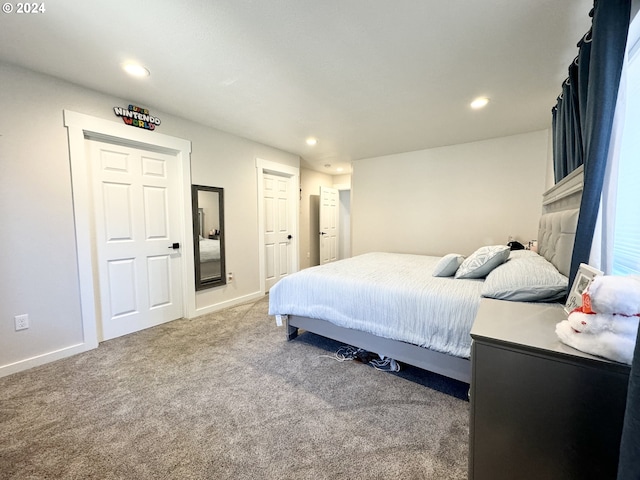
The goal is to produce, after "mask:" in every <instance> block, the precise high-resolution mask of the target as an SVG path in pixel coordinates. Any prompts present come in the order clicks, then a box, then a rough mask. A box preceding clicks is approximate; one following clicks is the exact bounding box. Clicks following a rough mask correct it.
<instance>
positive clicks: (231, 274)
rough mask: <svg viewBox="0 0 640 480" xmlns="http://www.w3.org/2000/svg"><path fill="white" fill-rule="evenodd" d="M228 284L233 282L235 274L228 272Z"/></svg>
mask: <svg viewBox="0 0 640 480" xmlns="http://www.w3.org/2000/svg"><path fill="white" fill-rule="evenodd" d="M227 282H229V283H231V282H233V272H227Z"/></svg>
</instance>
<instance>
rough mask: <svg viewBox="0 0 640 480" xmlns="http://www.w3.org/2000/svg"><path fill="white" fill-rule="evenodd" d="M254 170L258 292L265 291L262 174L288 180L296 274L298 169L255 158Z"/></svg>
mask: <svg viewBox="0 0 640 480" xmlns="http://www.w3.org/2000/svg"><path fill="white" fill-rule="evenodd" d="M256 170H257V173H258V245H259V251H258V261H259V262H260V292H261V293H262V294H264V293H265V291H266V279H265V276H266V269H265V264H264V262H265V258H264V257H265V255H264V204H263V201H264V198H263V197H264V174H265V173H270V174H274V175H280V176H282V177H286V178H288V179H289V186H290V189H289V191H290V192H291V195H290V198H289V202H291V203H290V210H289V211H290V212H291V215H292V218H291V231H292V232H293V239H292V240H293V258H292V260H291V263H292V265H291V272H297V271H298V269H299V268H300V266H299V265H300V238H299V233H300V229H299V223H300V222H299V218H300V168H298V167H291V166H289V165H284V164H282V163H277V162H271V161H269V160H264V159H262V158H256Z"/></svg>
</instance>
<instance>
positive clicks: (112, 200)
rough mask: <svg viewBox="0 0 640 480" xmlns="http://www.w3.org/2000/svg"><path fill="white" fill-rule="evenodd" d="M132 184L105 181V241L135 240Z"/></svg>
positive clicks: (103, 186) (103, 187) (103, 190)
mask: <svg viewBox="0 0 640 480" xmlns="http://www.w3.org/2000/svg"><path fill="white" fill-rule="evenodd" d="M131 196H132V195H131V185H127V184H122V183H103V184H102V202H103V205H104V225H105V229H104V231H105V241H107V242H115V241H124V240H133V237H134V233H133V218H132V217H133V208H132V205H131Z"/></svg>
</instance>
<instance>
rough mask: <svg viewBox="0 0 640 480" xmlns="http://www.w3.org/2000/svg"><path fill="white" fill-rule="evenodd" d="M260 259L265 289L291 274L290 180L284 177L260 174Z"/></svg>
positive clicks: (267, 289) (292, 252)
mask: <svg viewBox="0 0 640 480" xmlns="http://www.w3.org/2000/svg"><path fill="white" fill-rule="evenodd" d="M262 178H263V188H262V192H263V205H264V213H263V215H264V258H265V290H266V291H267V292H268V291H269V289H270V288H271V287H272V286H273V285H275V284H276V282H277V281H278V280H280V279H281V278H282V277H284V276H286V275H288V274H289V273H291V265H292V258H291V256H292V255H293V254H294V251H293V248H292V242H291V235H292V232H291V219H290V216H291V214H292V212H291V211H290V205H291V202H290V195H292V192H290V191H289V190H290V188H289V185H290V181H289V178H287V177H281V176H278V175H272V174H269V173H264V174H263V176H262Z"/></svg>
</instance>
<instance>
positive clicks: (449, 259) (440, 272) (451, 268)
mask: <svg viewBox="0 0 640 480" xmlns="http://www.w3.org/2000/svg"><path fill="white" fill-rule="evenodd" d="M463 260H464V257H463V256H462V255H458V254H457V253H449V254H448V255H445V256H444V257H442V258H441V259H440V260H438V263H436V266H435V268H434V269H433V276H434V277H452V276H453V274H454V273H456V270H458V267H459V266H460V264H461V263H462V261H463Z"/></svg>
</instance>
